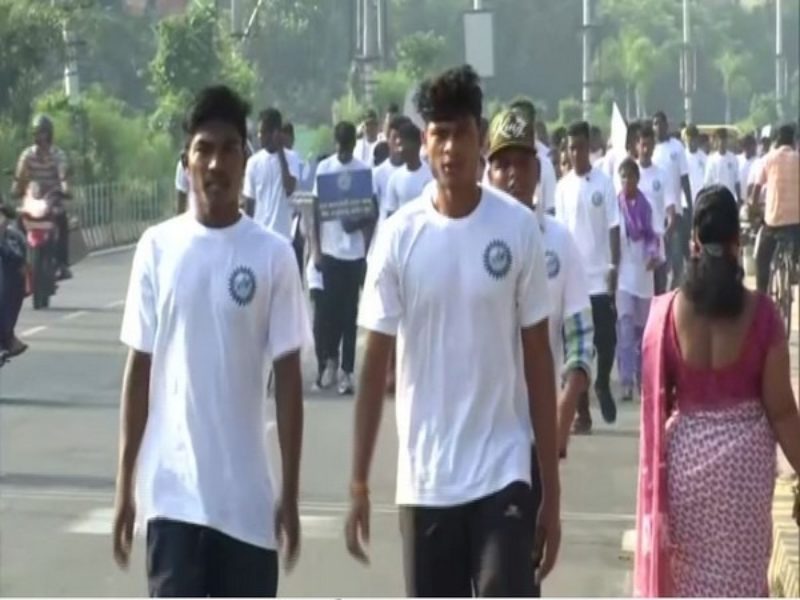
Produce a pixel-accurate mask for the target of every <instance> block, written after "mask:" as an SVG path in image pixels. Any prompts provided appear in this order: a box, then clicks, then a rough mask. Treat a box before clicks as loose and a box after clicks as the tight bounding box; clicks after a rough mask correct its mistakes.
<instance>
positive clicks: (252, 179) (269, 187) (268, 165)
mask: <svg viewBox="0 0 800 600" xmlns="http://www.w3.org/2000/svg"><path fill="white" fill-rule="evenodd" d="M285 156H286V164H287V165H288V167H289V173H290V174H291V175H292V176H293V177H295V178H296V179H297V180H298V181H299V180H300V170H299V164H298V160H299V159H298V156H297V154H295V153H294V152H292V151H285ZM242 193H243V195H244V196H246V197H248V198H252V199H253V200H255V211H254V213H253V220H254V221H255V222H256V223H259V224H261V225H263V226H264V227H266V228H267V229H269V230H270V231H274V232H275V233H277V234H279V235H282V236H283V237H284V238H286V239H287V240H290V239H291V237H292V207H291V204H290V202H289V196H287V195H286V190H285V189H284V187H283V176H282V175H281V162H280V157H279V156H278V153H277V152H273V153H270V152H267V151H266V149H262V150H259V151H258V152H256V153H255V154H254V155H253V156H251V157H250V160H248V161H247V167H246V168H245V172H244V186H243V190H242Z"/></svg>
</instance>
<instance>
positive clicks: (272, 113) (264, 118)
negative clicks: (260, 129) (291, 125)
mask: <svg viewBox="0 0 800 600" xmlns="http://www.w3.org/2000/svg"><path fill="white" fill-rule="evenodd" d="M258 121H259V122H260V123H262V124H263V125H264V126H265V127H266V129H267V131H277V130H279V129H280V128H281V127H282V125H283V117H282V116H281V112H280V111H279V110H278V109H277V108H267V109H266V110H262V111H261V112H260V113H259V115H258Z"/></svg>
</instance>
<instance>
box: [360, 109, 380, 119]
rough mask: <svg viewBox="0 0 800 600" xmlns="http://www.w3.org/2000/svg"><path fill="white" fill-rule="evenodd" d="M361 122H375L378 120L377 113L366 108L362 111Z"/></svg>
mask: <svg viewBox="0 0 800 600" xmlns="http://www.w3.org/2000/svg"><path fill="white" fill-rule="evenodd" d="M361 120H362V121H377V120H378V113H377V112H376V111H375V109H374V108H368V109H367V110H365V111H364V115H363V117H362V119H361Z"/></svg>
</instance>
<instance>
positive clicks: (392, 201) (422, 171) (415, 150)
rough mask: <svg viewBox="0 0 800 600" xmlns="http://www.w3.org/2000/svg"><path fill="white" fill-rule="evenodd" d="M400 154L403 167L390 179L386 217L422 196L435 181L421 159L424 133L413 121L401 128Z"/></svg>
mask: <svg viewBox="0 0 800 600" xmlns="http://www.w3.org/2000/svg"><path fill="white" fill-rule="evenodd" d="M398 133H399V137H400V148H401V149H400V152H401V154H402V156H403V166H402V167H400V168H399V169H397V170H396V171H395V172H394V173H392V176H391V177H390V178H389V183H388V185H387V187H386V206H385V209H386V216H389V215H391V214H392V213H394V212H396V211H397V210H398V209H399V208H400V207H401V206H403V205H404V204H405V203H407V202H411V201H412V200H414V199H415V198H418V197H419V196H420V194H422V190H424V189H425V186H426V185H428V184H429V183H430V182H431V181H433V174H432V173H431V169H430V167H429V166H428V164H427V163H424V162H422V160H421V159H420V157H419V149H420V145H421V143H422V132H421V131H420V130H419V128H417V126H416V125H414V123H412V122H411V121H406V122H405V123H403V124H402V125H401V126H400V131H399V132H398Z"/></svg>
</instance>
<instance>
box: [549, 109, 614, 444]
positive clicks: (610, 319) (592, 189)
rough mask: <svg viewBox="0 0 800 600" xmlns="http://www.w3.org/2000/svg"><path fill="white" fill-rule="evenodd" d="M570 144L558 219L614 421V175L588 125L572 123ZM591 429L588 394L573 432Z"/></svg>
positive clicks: (599, 387) (602, 399)
mask: <svg viewBox="0 0 800 600" xmlns="http://www.w3.org/2000/svg"><path fill="white" fill-rule="evenodd" d="M567 143H568V146H569V154H570V160H571V163H572V170H571V171H570V172H569V173H567V174H566V175H565V176H564V177H563V178H562V179H561V181H559V182H558V187H557V188H556V218H557V219H558V220H559V221H560V222H561V223H563V224H564V225H565V226H566V228H567V229H568V230H569V232H570V233H571V234H572V238H573V239H574V240H575V243H576V244H577V246H578V251H579V252H580V255H581V261H582V262H583V264H584V266H585V269H586V276H587V282H588V289H589V295H590V296H591V301H592V318H593V320H594V345H595V348H596V349H597V377H596V380H595V385H594V391H595V394H596V395H597V399H598V402H599V403H600V409H601V412H602V415H603V420H605V421H606V422H607V423H613V422H615V421H616V419H617V407H616V403H615V402H614V396H613V395H612V393H611V370H612V368H613V366H614V356H615V352H616V345H617V334H616V327H617V318H616V314H615V309H614V295H615V294H616V291H617V276H618V269H619V258H620V255H619V252H620V247H619V245H620V232H619V227H620V225H619V223H620V221H619V204H618V202H617V196H616V194H615V193H614V186H613V184H612V183H611V180H610V179H609V178H608V177H606V176H605V175H604V174H603V173H602V172H601V171H600V170H599V169H597V168H595V167H593V166H592V163H591V162H590V160H589V124H588V123H586V122H580V123H575V124H573V125H572V126H571V127H570V128H569V132H568V136H567ZM591 428H592V417H591V414H590V412H589V397H588V394H584V395H583V396H582V397H581V399H580V401H579V403H578V417H577V419H576V420H575V427H574V432H575V433H578V434H582V433H588V432H589V431H591Z"/></svg>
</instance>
